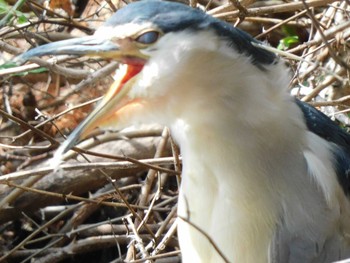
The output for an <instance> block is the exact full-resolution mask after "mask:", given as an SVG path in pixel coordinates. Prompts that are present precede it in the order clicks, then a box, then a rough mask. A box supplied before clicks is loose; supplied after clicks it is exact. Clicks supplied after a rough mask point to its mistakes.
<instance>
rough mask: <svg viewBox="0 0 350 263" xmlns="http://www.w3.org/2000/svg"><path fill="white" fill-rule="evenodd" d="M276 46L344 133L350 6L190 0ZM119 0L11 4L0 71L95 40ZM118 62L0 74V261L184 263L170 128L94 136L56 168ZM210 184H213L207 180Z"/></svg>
mask: <svg viewBox="0 0 350 263" xmlns="http://www.w3.org/2000/svg"><path fill="white" fill-rule="evenodd" d="M186 4H189V5H191V6H197V7H199V8H201V9H203V10H205V11H206V12H208V13H209V14H210V15H213V16H214V17H217V18H219V19H222V20H225V21H228V22H229V23H232V24H233V25H234V26H237V27H239V28H242V29H243V30H245V31H247V32H249V33H250V34H251V35H253V36H254V37H256V38H257V39H259V40H261V41H264V42H267V43H268V44H269V45H270V49H271V50H273V52H276V53H278V54H279V56H281V57H283V58H284V59H285V61H286V63H287V64H288V65H289V68H290V71H291V73H292V79H291V82H290V87H289V89H290V91H291V93H292V94H293V95H294V96H297V97H298V98H299V99H301V100H303V101H306V102H309V103H310V104H312V105H314V106H316V107H318V108H319V110H321V111H323V112H324V113H325V114H326V115H328V116H329V117H331V118H332V119H334V120H335V121H337V122H338V123H339V125H340V126H342V127H343V128H344V129H347V127H348V123H349V117H348V114H347V112H348V109H349V107H348V106H349V103H350V94H349V92H350V86H349V72H350V71H349V58H350V56H349V48H350V45H349V35H350V22H349V21H350V20H349V11H350V8H349V6H348V1H330V0H328V1H327V0H313V1H311V0H303V1H272V0H271V1H254V0H242V1H237V0H230V1H228V2H222V1H219V0H209V1H206V0H204V1H199V2H197V1H192V2H190V3H186ZM124 5H125V3H122V2H119V1H106V2H104V1H85V2H84V1H78V3H76V4H75V5H73V4H72V3H71V2H70V1H51V2H50V5H49V6H47V5H45V3H40V1H35V2H34V1H26V3H25V4H24V5H22V6H21V7H19V6H17V4H14V5H13V6H7V7H6V8H8V12H6V13H5V14H4V15H3V16H2V20H1V22H0V23H1V26H2V28H1V27H0V28H1V29H0V37H1V39H2V40H0V45H1V50H2V52H1V53H0V64H3V63H5V62H6V61H10V60H11V59H12V58H13V57H14V56H16V55H18V54H20V53H22V52H24V51H25V50H27V49H29V48H30V47H31V46H35V45H40V44H43V43H46V42H50V41H57V40H61V39H67V38H71V37H73V36H80V35H85V34H92V33H93V32H94V29H95V28H97V27H98V26H99V25H100V24H101V23H102V22H103V21H105V20H106V19H107V18H108V17H109V16H110V15H111V14H112V13H114V12H115V11H116V10H118V9H119V8H121V7H122V6H124ZM117 67H118V63H116V62H106V61H103V60H96V59H87V58H67V57H63V58H59V59H58V60H57V59H55V58H49V59H47V60H45V59H42V58H40V59H39V58H35V59H33V60H31V63H27V64H25V65H23V66H18V67H11V68H6V67H5V66H1V67H0V76H1V87H2V89H1V91H2V92H1V94H0V96H1V100H2V102H3V103H2V106H1V109H0V116H1V119H0V129H1V138H0V140H1V145H0V146H1V147H0V162H1V163H0V165H1V171H0V173H1V176H0V196H1V198H0V223H1V225H0V251H1V252H0V261H1V262H28V261H31V260H35V262H50V263H52V262H124V261H130V262H144V261H147V260H149V261H155V262H180V261H181V252H180V249H179V246H178V240H177V235H176V223H177V220H176V218H177V216H176V206H177V195H178V188H179V184H180V181H181V156H180V153H179V150H178V149H177V146H176V145H175V143H174V142H173V141H172V139H171V136H170V134H169V131H168V129H167V128H163V127H159V126H157V125H152V126H147V127H138V128H130V129H127V130H123V131H112V130H109V131H96V132H94V133H93V134H91V135H90V137H89V138H87V139H86V140H85V141H84V142H82V143H81V144H79V145H78V147H76V148H75V149H74V151H71V152H69V153H67V154H66V155H65V160H67V162H65V163H64V164H63V165H62V166H61V168H60V170H58V171H52V169H50V168H47V167H49V164H50V158H51V157H52V155H53V153H54V151H55V149H56V148H57V147H58V146H59V144H60V143H61V142H62V141H63V140H64V137H65V135H66V134H69V133H70V132H71V131H72V130H73V129H74V128H75V127H76V125H77V124H78V123H79V122H80V121H81V120H82V119H84V118H85V117H86V116H87V114H88V113H89V112H90V111H91V110H92V108H93V105H94V103H95V102H96V101H97V100H98V98H99V97H100V96H102V95H103V94H104V92H105V91H106V89H107V88H108V87H109V85H110V84H111V83H112V82H113V79H112V77H111V74H112V73H113V71H114V70H115V69H116V68H117ZM203 180H205V179H203Z"/></svg>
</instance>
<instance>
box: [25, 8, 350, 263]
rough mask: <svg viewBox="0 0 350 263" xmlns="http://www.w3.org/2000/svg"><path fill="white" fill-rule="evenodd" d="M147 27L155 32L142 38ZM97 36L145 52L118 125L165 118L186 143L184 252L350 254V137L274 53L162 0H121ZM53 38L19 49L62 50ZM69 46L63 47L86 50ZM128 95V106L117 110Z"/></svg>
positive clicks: (294, 257)
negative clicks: (297, 92)
mask: <svg viewBox="0 0 350 263" xmlns="http://www.w3.org/2000/svg"><path fill="white" fill-rule="evenodd" d="M152 30H153V31H156V32H158V33H159V39H157V41H154V43H149V45H148V44H147V45H146V46H145V45H144V43H138V39H139V37H140V36H142V35H143V34H144V32H148V31H152ZM106 32H109V34H106ZM96 36H97V37H96V38H97V39H100V40H101V39H104V40H105V41H100V42H101V43H102V42H103V43H104V45H105V46H106V45H107V44H106V43H107V40H108V41H110V42H111V43H115V42H118V48H116V47H112V44H110V45H111V49H110V50H109V51H108V52H110V51H111V50H112V51H113V52H117V51H118V52H119V50H121V54H119V53H118V56H117V57H114V56H113V54H115V53H113V54H112V53H107V54H111V55H110V57H112V58H116V59H117V60H121V61H122V62H124V63H130V64H133V63H135V60H134V59H135V58H136V57H137V58H138V59H142V61H143V60H145V62H144V65H142V69H141V70H140V72H139V73H137V74H135V75H133V76H132V78H131V80H129V81H127V82H126V83H124V84H123V85H125V86H127V87H122V86H121V87H120V88H119V90H117V91H118V92H119V93H118V94H120V92H122V93H123V94H122V95H123V97H122V98H120V101H122V103H121V106H120V107H118V108H117V110H118V114H117V117H118V123H117V124H113V125H116V126H117V127H124V126H125V125H128V124H132V123H135V122H143V123H144V122H158V123H161V124H163V125H167V126H169V127H170V129H171V133H172V135H173V136H174V138H175V139H176V141H177V142H178V144H179V146H180V148H181V153H182V156H183V180H182V184H181V190H180V194H179V207H178V216H179V225H178V232H179V241H180V246H181V250H182V256H183V262H223V261H225V259H224V258H226V259H227V260H228V261H229V262H240V263H252V262H255V263H256V262H264V263H265V262H290V263H292V262H310V263H311V262H332V261H335V260H338V259H342V258H345V257H347V256H349V255H350V249H349V246H348V242H349V237H348V235H349V233H350V229H349V227H350V221H349V219H350V217H349V211H350V207H349V201H348V198H347V196H346V195H347V194H348V193H349V182H350V181H349V179H348V178H347V173H348V170H349V167H350V162H349V158H348V157H349V149H350V146H349V145H350V143H349V142H350V139H349V138H350V137H349V135H347V134H346V133H345V132H343V131H342V130H341V129H340V128H338V127H337V126H335V125H334V124H333V123H332V122H331V121H330V120H329V119H328V118H327V117H326V116H324V115H323V114H322V113H320V112H318V111H317V110H315V109H314V108H312V107H310V106H308V105H306V104H304V103H302V102H300V101H297V100H295V99H294V98H292V97H291V96H290V95H289V93H288V91H287V86H288V82H289V76H288V70H287V68H286V67H285V66H284V63H283V62H282V61H280V60H279V59H278V58H277V57H276V56H275V55H274V54H272V53H270V52H268V51H266V50H264V49H260V48H258V47H255V46H254V45H252V42H256V40H254V39H252V38H251V37H250V36H248V35H247V34H246V33H244V32H242V31H240V30H239V29H236V28H233V27H232V26H231V25H229V24H227V23H225V22H222V21H219V20H217V19H214V18H212V17H210V16H208V15H206V14H205V13H203V12H202V11H199V10H195V9H191V8H189V7H187V6H185V5H182V4H177V3H170V2H161V1H142V2H137V3H132V4H130V5H128V6H127V7H125V8H123V9H121V10H119V11H118V12H117V13H116V14H115V15H113V16H112V17H111V19H110V20H109V21H108V22H106V24H105V26H104V27H103V28H101V29H99V30H98V31H97V32H96ZM151 37H154V35H152V36H151ZM145 39H146V40H147V41H153V38H143V40H145ZM149 39H151V40H149ZM84 41H86V40H84ZM89 41H90V40H88V41H87V43H90V42H89ZM94 41H95V40H94ZM96 41H97V40H96ZM96 41H95V42H92V43H97V42H98V41H97V42H96ZM143 42H144V41H143ZM62 43H63V42H62ZM66 43H69V45H71V43H73V42H66ZM74 43H75V42H74ZM84 43H86V42H84ZM108 43H109V42H108ZM141 44H142V45H141ZM50 45H51V46H50ZM50 45H49V46H47V48H46V49H41V50H40V49H39V50H38V49H37V50H35V49H34V50H33V51H29V52H30V53H29V55H28V54H27V55H26V54H25V55H23V56H22V57H21V58H20V59H19V60H21V59H27V58H28V57H30V56H33V55H43V54H57V53H59V52H58V51H57V50H55V47H57V46H55V44H50ZM61 45H62V46H65V44H64V43H63V44H61ZM108 45H109V44H108ZM108 45H107V46H108ZM140 45H141V47H139V46H140ZM135 47H136V48H135ZM87 48H89V47H87ZM69 49H70V48H67V47H65V48H64V51H63V52H62V53H71V54H81V53H79V51H69ZM91 50H92V49H91ZM135 50H136V51H135ZM91 52H92V53H93V54H97V55H98V52H96V51H93V50H92V51H91ZM123 52H124V53H123ZM103 56H104V57H106V56H107V55H103ZM130 59H131V61H132V62H130ZM137 61H138V62H140V60H137ZM118 94H117V95H118ZM118 96H119V95H118ZM118 101H119V98H118ZM125 105H129V106H130V105H132V107H129V108H128V111H126V110H124V111H122V112H120V109H125V108H123V107H125ZM130 108H131V110H130ZM84 125H85V124H84ZM79 129H80V128H79ZM79 135H80V130H79V131H78V132H77V133H75V134H74V136H72V137H71V138H70V139H68V140H70V141H69V142H70V144H72V142H74V140H76V139H77V137H78V136H79ZM70 144H67V145H70ZM67 145H66V146H67ZM65 150H66V149H65ZM198 228H199V229H200V230H202V231H203V232H205V233H206V235H207V236H209V239H208V237H207V236H205V235H203V233H202V232H201V231H199V230H198ZM211 242H213V243H215V245H216V247H217V249H215V248H214V247H213V244H212V243H211ZM217 250H220V252H222V254H223V255H224V258H223V257H222V256H221V255H220V253H218V251H217Z"/></svg>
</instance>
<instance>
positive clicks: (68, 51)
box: [14, 36, 120, 64]
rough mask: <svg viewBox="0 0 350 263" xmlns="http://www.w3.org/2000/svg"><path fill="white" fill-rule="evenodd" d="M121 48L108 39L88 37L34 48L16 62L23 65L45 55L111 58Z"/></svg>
mask: <svg viewBox="0 0 350 263" xmlns="http://www.w3.org/2000/svg"><path fill="white" fill-rule="evenodd" d="M119 50H120V49H119V46H118V45H117V44H115V43H113V42H111V41H110V40H108V39H102V38H97V37H96V36H87V37H81V38H74V39H68V40H63V41H59V42H54V43H49V44H46V45H42V46H39V47H37V48H33V49H31V50H29V51H27V52H25V53H23V54H22V55H19V56H17V57H16V58H15V59H14V62H16V63H18V64H23V63H24V62H26V61H27V60H29V59H30V58H32V57H38V56H45V55H79V56H81V55H89V56H99V57H111V56H112V54H113V53H117V54H118V53H120V52H119Z"/></svg>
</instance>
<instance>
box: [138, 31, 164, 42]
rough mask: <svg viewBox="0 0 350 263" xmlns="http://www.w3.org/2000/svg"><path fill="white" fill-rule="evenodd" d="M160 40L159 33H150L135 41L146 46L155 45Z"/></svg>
mask: <svg viewBox="0 0 350 263" xmlns="http://www.w3.org/2000/svg"><path fill="white" fill-rule="evenodd" d="M158 38H159V32H157V31H148V32H146V33H143V34H142V35H140V36H138V37H137V38H136V39H135V40H136V41H137V42H139V43H141V44H144V45H150V44H153V43H155V42H156V41H157V40H158Z"/></svg>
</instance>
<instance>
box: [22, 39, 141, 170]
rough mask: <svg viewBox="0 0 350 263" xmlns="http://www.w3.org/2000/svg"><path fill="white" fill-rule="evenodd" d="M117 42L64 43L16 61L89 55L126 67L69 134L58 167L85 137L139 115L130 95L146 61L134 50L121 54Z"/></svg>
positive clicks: (56, 158) (73, 41)
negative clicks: (136, 113) (35, 57)
mask: <svg viewBox="0 0 350 263" xmlns="http://www.w3.org/2000/svg"><path fill="white" fill-rule="evenodd" d="M116 43H118V42H117V41H116V42H111V41H110V40H108V39H103V40H101V39H98V38H96V37H95V36H89V37H82V38H77V39H71V40H64V41H60V42H56V43H50V44H47V45H43V46H40V47H37V48H34V49H32V50H29V51H28V52H26V53H24V54H22V55H20V56H18V57H17V58H15V62H17V63H23V62H25V61H27V60H28V59H30V58H31V57H34V56H43V55H62V54H65V55H80V56H81V55H88V56H97V57H104V58H110V59H115V60H118V61H120V62H122V63H123V65H121V66H120V68H119V69H118V71H117V74H116V80H115V82H114V83H113V85H112V86H111V88H110V89H109V90H108V92H107V94H106V95H105V96H104V98H103V99H102V101H101V102H99V104H98V105H97V106H96V108H95V110H94V111H93V112H92V113H91V114H90V115H89V116H88V117H87V118H86V119H85V120H84V121H83V122H82V123H80V124H79V125H78V127H77V128H76V129H75V130H74V131H73V132H72V133H71V134H70V136H69V137H68V138H67V140H66V141H65V142H64V143H63V144H62V145H61V147H60V148H59V149H58V150H57V151H56V153H55V156H54V159H55V161H56V162H57V164H58V163H59V162H60V160H61V159H62V155H63V154H64V153H65V152H67V151H68V150H69V149H70V148H72V147H73V146H74V145H75V144H76V143H77V142H78V141H79V140H81V139H82V138H84V137H86V135H88V134H89V132H91V131H92V130H93V129H94V128H96V127H98V126H107V125H109V124H111V123H113V122H118V120H119V119H121V118H124V119H125V118H127V117H128V116H129V115H130V114H132V113H133V112H134V111H140V107H141V106H142V102H140V101H139V100H137V99H131V98H129V96H128V92H129V91H130V89H131V88H132V86H133V84H134V83H135V80H136V79H137V75H138V74H139V73H140V72H141V70H142V68H143V66H144V64H145V62H146V59H145V58H144V57H143V55H142V54H140V53H139V51H138V50H137V49H136V48H135V49H130V46H128V47H129V48H128V50H124V51H123V50H122V48H120V45H118V44H116Z"/></svg>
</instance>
